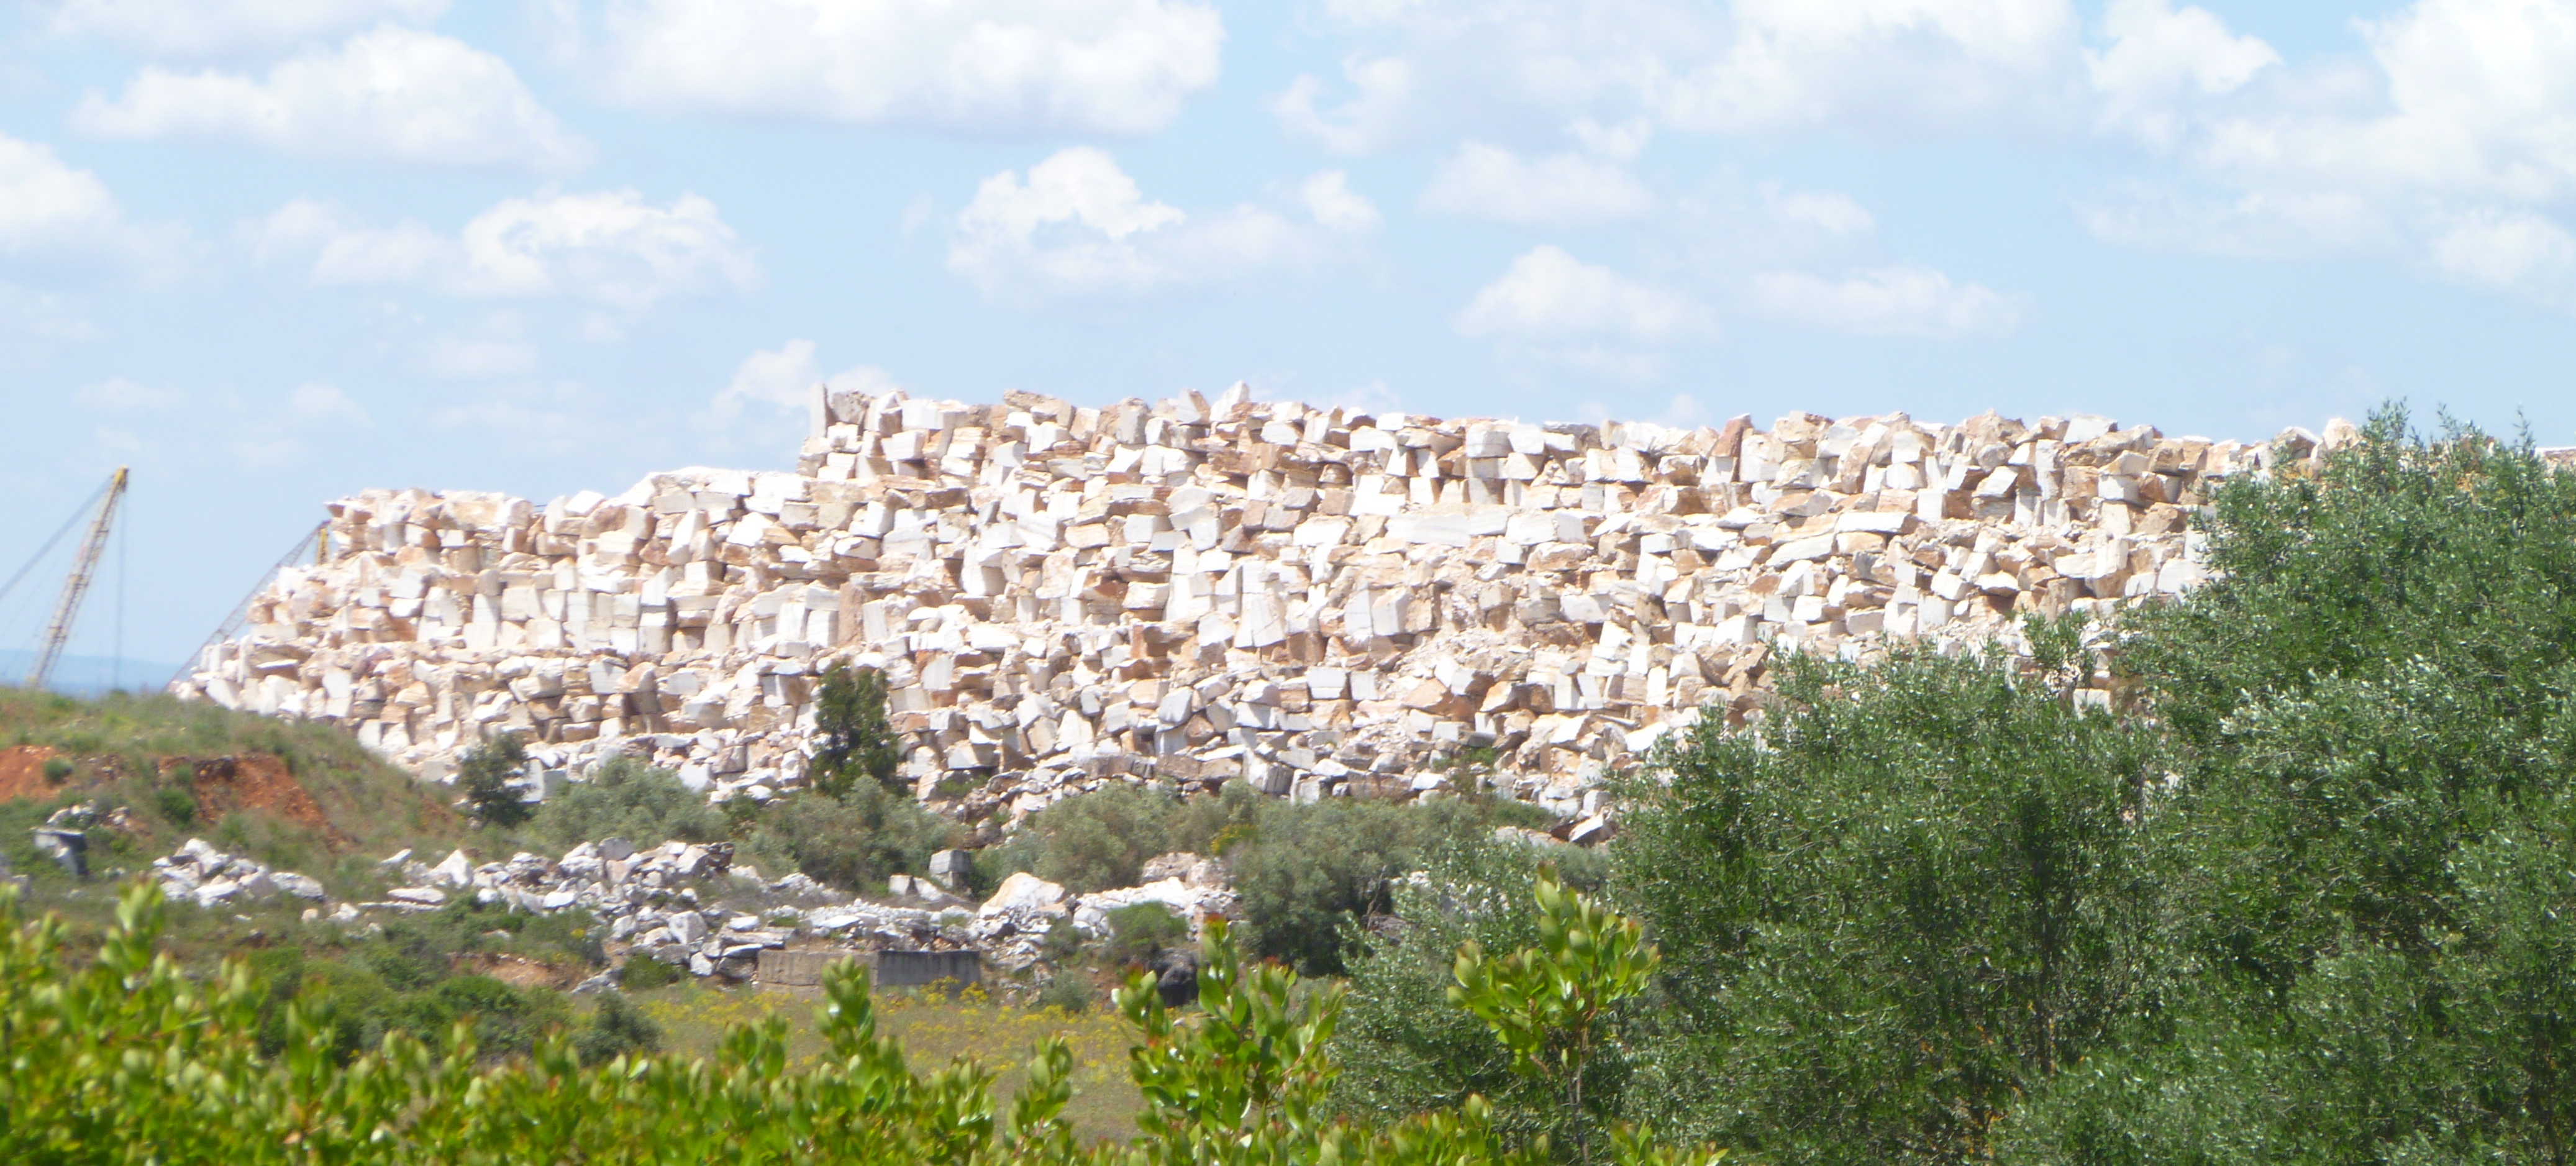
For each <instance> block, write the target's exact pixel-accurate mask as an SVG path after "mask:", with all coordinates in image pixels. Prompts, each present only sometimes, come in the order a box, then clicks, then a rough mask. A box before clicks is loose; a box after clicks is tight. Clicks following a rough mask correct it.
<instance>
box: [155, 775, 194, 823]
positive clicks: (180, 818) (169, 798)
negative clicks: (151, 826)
mask: <svg viewBox="0 0 2576 1166" xmlns="http://www.w3.org/2000/svg"><path fill="white" fill-rule="evenodd" d="M152 806H153V808H154V809H156V810H159V811H160V812H161V817H162V820H164V821H167V822H168V823H170V824H171V825H173V826H181V827H184V826H189V825H193V824H195V822H196V820H197V795H196V794H195V793H194V792H192V791H190V790H189V789H188V787H187V786H184V785H176V784H172V785H164V786H160V787H158V788H156V789H154V790H153V791H152Z"/></svg>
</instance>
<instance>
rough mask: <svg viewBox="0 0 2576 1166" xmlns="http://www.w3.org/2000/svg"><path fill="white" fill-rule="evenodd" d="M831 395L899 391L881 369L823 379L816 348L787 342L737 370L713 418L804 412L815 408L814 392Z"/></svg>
mask: <svg viewBox="0 0 2576 1166" xmlns="http://www.w3.org/2000/svg"><path fill="white" fill-rule="evenodd" d="M818 384H819V385H823V386H825V388H826V389H827V390H840V389H851V390H858V391H862V392H869V393H884V392H886V391H888V390H891V389H893V388H895V387H896V385H895V383H894V378H893V377H891V376H889V375H887V373H886V371H885V370H884V369H881V368H875V367H872V366H869V365H858V366H856V367H853V368H849V369H844V370H842V371H841V372H838V373H834V374H832V375H831V376H828V377H826V376H824V375H822V369H821V366H820V365H817V364H816V363H815V362H814V342H813V341H811V340H789V341H788V342H787V343H785V344H782V345H779V346H778V348H777V349H776V350H774V351H773V350H769V349H754V350H753V351H752V354H751V355H749V356H746V357H744V358H743V359H742V363H741V364H740V365H739V366H736V367H735V369H734V372H733V379H732V380H731V381H728V382H726V384H725V387H724V388H722V389H720V390H718V391H717V392H716V397H715V404H714V408H715V413H716V416H717V417H718V418H721V419H728V420H729V419H731V418H733V417H734V416H736V415H738V414H740V413H741V412H742V407H743V406H744V405H745V404H748V403H758V404H764V405H772V406H776V407H778V408H781V409H790V410H805V409H808V408H810V407H811V406H812V404H813V399H814V386H816V385H818Z"/></svg>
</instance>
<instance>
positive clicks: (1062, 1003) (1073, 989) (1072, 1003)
mask: <svg viewBox="0 0 2576 1166" xmlns="http://www.w3.org/2000/svg"><path fill="white" fill-rule="evenodd" d="M1096 1002H1097V994H1096V993H1094V992H1093V991H1092V988H1091V981H1090V978H1089V977H1088V976H1085V975H1084V974H1083V973H1082V972H1080V971H1078V970H1075V969H1072V968H1066V969H1062V970H1059V971H1058V972H1056V974H1055V978H1054V979H1051V980H1048V981H1047V983H1046V987H1044V988H1040V989H1038V1007H1040V1008H1053V1009H1056V1010H1057V1011H1060V1012H1066V1013H1071V1014H1074V1015H1080V1014H1082V1013H1085V1012H1089V1011H1091V1006H1092V1004H1094V1003H1096Z"/></svg>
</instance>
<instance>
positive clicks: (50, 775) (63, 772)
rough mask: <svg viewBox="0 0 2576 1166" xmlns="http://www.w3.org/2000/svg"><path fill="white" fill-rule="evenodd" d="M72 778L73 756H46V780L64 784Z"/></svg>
mask: <svg viewBox="0 0 2576 1166" xmlns="http://www.w3.org/2000/svg"><path fill="white" fill-rule="evenodd" d="M71 779H72V759H71V758H69V757H48V758H46V759H45V780H46V781H49V782H52V783H53V784H55V785H61V784H63V783H64V782H67V781H70V780H71Z"/></svg>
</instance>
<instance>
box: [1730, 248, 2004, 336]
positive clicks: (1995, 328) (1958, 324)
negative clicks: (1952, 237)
mask: <svg viewBox="0 0 2576 1166" xmlns="http://www.w3.org/2000/svg"><path fill="white" fill-rule="evenodd" d="M1753 287H1754V293H1755V296H1756V298H1757V299H1758V301H1759V303H1760V306H1761V307H1762V308H1763V309H1764V310H1765V311H1767V312H1769V313H1771V314H1773V315H1776V316H1779V317H1781V318H1783V319H1788V320H1794V321H1798V322H1800V323H1805V324H1812V325H1815V326H1817V327H1821V328H1827V329H1831V330H1834V331H1838V332H1852V333H1857V334H1860V335H1864V336H1912V337H1919V338H1924V339H1933V340H1960V339H1972V338H1990V337H1998V336H2007V335H2010V334H2012V333H2013V332H2015V331H2017V330H2018V329H2019V328H2020V327H2021V321H2022V310H2021V308H2020V306H2019V305H2017V304H2015V303H2014V302H2013V300H2012V299H2011V298H2010V297H2007V296H2004V295H2001V294H1999V293H1997V292H1994V291H1992V290H1990V289H1988V288H1986V287H1984V286H1983V285H1980V284H1975V283H1955V282H1953V281H1952V280H1951V279H1950V277H1949V276H1947V275H1943V274H1942V273H1940V272H1938V271H1934V270H1932V269H1930V268H1928V267H1915V266H1896V267H1882V268H1878V269H1876V270H1873V271H1864V272H1861V273H1859V274H1857V275H1854V276H1851V277H1850V278H1846V279H1832V278H1827V277H1824V276H1819V275H1815V274H1812V273H1809V272H1803V271H1775V272H1767V273H1764V274H1762V275H1759V276H1756V277H1754V280H1753Z"/></svg>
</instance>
